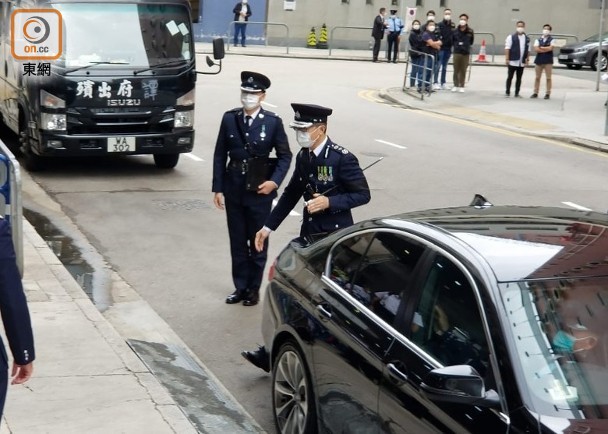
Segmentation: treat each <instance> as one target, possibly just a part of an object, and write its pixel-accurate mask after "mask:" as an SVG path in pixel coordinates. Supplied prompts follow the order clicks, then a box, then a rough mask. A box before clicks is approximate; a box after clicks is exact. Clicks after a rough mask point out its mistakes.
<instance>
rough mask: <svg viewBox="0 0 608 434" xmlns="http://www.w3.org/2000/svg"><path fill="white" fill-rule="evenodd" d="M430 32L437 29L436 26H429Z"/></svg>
mask: <svg viewBox="0 0 608 434" xmlns="http://www.w3.org/2000/svg"><path fill="white" fill-rule="evenodd" d="M426 29H427V30H428V31H429V32H431V33H433V32H434V31H435V26H427V28H426Z"/></svg>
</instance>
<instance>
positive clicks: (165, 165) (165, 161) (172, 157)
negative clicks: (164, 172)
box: [154, 154, 179, 169]
mask: <svg viewBox="0 0 608 434" xmlns="http://www.w3.org/2000/svg"><path fill="white" fill-rule="evenodd" d="M178 161H179V154H154V164H156V167H158V168H159V169H173V168H174V167H175V166H177V162H178Z"/></svg>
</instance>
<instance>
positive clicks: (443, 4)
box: [439, 0, 448, 8]
mask: <svg viewBox="0 0 608 434" xmlns="http://www.w3.org/2000/svg"><path fill="white" fill-rule="evenodd" d="M439 7H440V8H447V7H448V0H439Z"/></svg>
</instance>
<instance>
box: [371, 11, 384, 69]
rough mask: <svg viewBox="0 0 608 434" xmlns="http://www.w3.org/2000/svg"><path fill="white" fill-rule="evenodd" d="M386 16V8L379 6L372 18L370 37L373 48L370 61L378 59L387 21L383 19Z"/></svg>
mask: <svg viewBox="0 0 608 434" xmlns="http://www.w3.org/2000/svg"><path fill="white" fill-rule="evenodd" d="M385 17H386V8H380V11H378V15H376V18H374V25H373V27H372V38H374V50H373V58H372V62H377V61H378V54H379V53H380V43H381V42H382V39H383V38H384V32H385V31H386V27H387V23H386V20H385V19H384V18H385Z"/></svg>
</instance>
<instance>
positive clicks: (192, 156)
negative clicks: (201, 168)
mask: <svg viewBox="0 0 608 434" xmlns="http://www.w3.org/2000/svg"><path fill="white" fill-rule="evenodd" d="M184 155H185V156H186V157H188V158H190V159H191V160H194V161H205V160H203V159H202V158H201V157H197V156H196V155H194V154H192V153H189V154H184Z"/></svg>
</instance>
